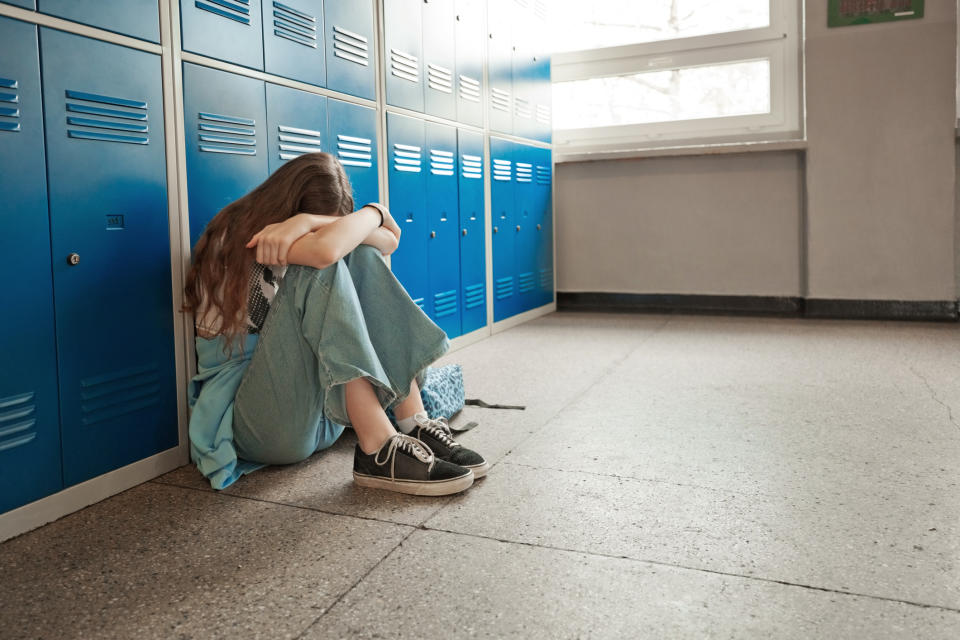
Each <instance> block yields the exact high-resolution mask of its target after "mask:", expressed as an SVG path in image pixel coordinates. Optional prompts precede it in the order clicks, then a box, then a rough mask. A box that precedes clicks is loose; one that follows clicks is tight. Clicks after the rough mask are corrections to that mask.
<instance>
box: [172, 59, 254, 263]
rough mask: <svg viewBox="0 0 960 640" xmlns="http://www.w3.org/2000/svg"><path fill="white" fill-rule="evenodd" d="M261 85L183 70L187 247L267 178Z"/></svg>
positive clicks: (192, 68) (212, 71)
mask: <svg viewBox="0 0 960 640" xmlns="http://www.w3.org/2000/svg"><path fill="white" fill-rule="evenodd" d="M263 93H264V89H263V82H262V81H260V80H254V79H252V78H245V77H243V76H238V75H234V74H232V73H228V72H226V71H218V70H215V69H210V68H207V67H201V66H197V65H194V64H190V63H184V65H183V116H184V124H185V129H186V143H187V195H188V201H189V205H190V245H191V246H192V245H194V244H196V242H197V240H198V239H199V238H200V234H202V233H203V230H204V229H205V228H206V226H207V223H208V222H210V220H211V219H212V218H213V216H215V215H217V212H219V211H220V209H222V208H223V207H225V206H227V205H228V204H230V203H231V202H233V201H234V200H236V199H237V198H239V197H241V196H243V195H244V194H246V193H248V192H249V191H251V190H252V189H253V188H254V187H256V186H257V185H258V184H260V183H261V182H263V181H264V180H265V179H266V177H267V173H268V164H267V154H266V152H265V151H264V150H265V148H266V145H265V143H264V140H265V139H266V137H267V136H266V126H265V121H266V119H267V118H266V108H265V106H264V97H263Z"/></svg>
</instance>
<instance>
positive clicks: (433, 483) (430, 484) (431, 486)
mask: <svg viewBox="0 0 960 640" xmlns="http://www.w3.org/2000/svg"><path fill="white" fill-rule="evenodd" d="M473 478H474V474H473V472H472V471H471V472H470V473H468V474H466V475H462V476H457V477H456V478H450V479H449V480H391V479H390V478H381V477H379V476H368V475H366V474H364V473H357V472H356V471H354V472H353V481H354V482H355V483H357V486H359V487H366V488H369V489H385V490H387V491H396V492H398V493H409V494H411V495H414V496H448V495H450V494H451V493H460V492H461V491H466V490H467V489H469V488H470V485H472V484H473Z"/></svg>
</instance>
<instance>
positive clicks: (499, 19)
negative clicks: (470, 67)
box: [487, 0, 513, 133]
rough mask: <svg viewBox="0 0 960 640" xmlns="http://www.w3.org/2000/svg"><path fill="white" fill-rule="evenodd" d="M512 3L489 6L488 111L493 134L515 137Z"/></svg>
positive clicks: (500, 2)
mask: <svg viewBox="0 0 960 640" xmlns="http://www.w3.org/2000/svg"><path fill="white" fill-rule="evenodd" d="M512 4H513V3H512V2H508V1H507V0H498V1H493V2H490V3H489V5H488V14H487V24H488V27H487V30H488V36H489V37H488V41H489V47H490V48H489V50H488V54H487V55H488V61H487V72H488V76H489V80H490V95H489V96H488V97H487V100H488V103H487V107H488V109H487V111H488V114H489V115H488V117H489V125H490V130H491V131H500V132H502V133H513V26H512V23H511V16H512V11H511V9H512Z"/></svg>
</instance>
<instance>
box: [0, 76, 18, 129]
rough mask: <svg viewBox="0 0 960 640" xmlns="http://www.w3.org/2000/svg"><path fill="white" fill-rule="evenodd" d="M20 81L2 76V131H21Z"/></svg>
mask: <svg viewBox="0 0 960 640" xmlns="http://www.w3.org/2000/svg"><path fill="white" fill-rule="evenodd" d="M19 86H20V85H19V83H18V82H17V81H16V80H10V79H9V78H0V131H13V132H16V131H20V122H19V120H20V107H19V104H20V95H19V94H18V93H17V89H18V88H19Z"/></svg>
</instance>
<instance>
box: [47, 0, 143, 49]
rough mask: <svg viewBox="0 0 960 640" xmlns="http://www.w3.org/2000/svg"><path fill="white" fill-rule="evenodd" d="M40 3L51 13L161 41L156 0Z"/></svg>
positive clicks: (54, 1) (57, 1)
mask: <svg viewBox="0 0 960 640" xmlns="http://www.w3.org/2000/svg"><path fill="white" fill-rule="evenodd" d="M38 3H39V5H40V6H39V7H38V8H39V10H40V11H41V12H43V13H47V14H50V15H51V16H58V17H60V18H66V19H67V20H73V21H74V22H80V23H82V24H89V25H90V26H92V27H99V28H101V29H106V30H107V31H113V32H115V33H122V34H123V35H127V36H133V37H134V38H140V39H142V40H149V41H150V42H160V12H159V9H158V4H157V0H97V1H96V2H77V0H38Z"/></svg>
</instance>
